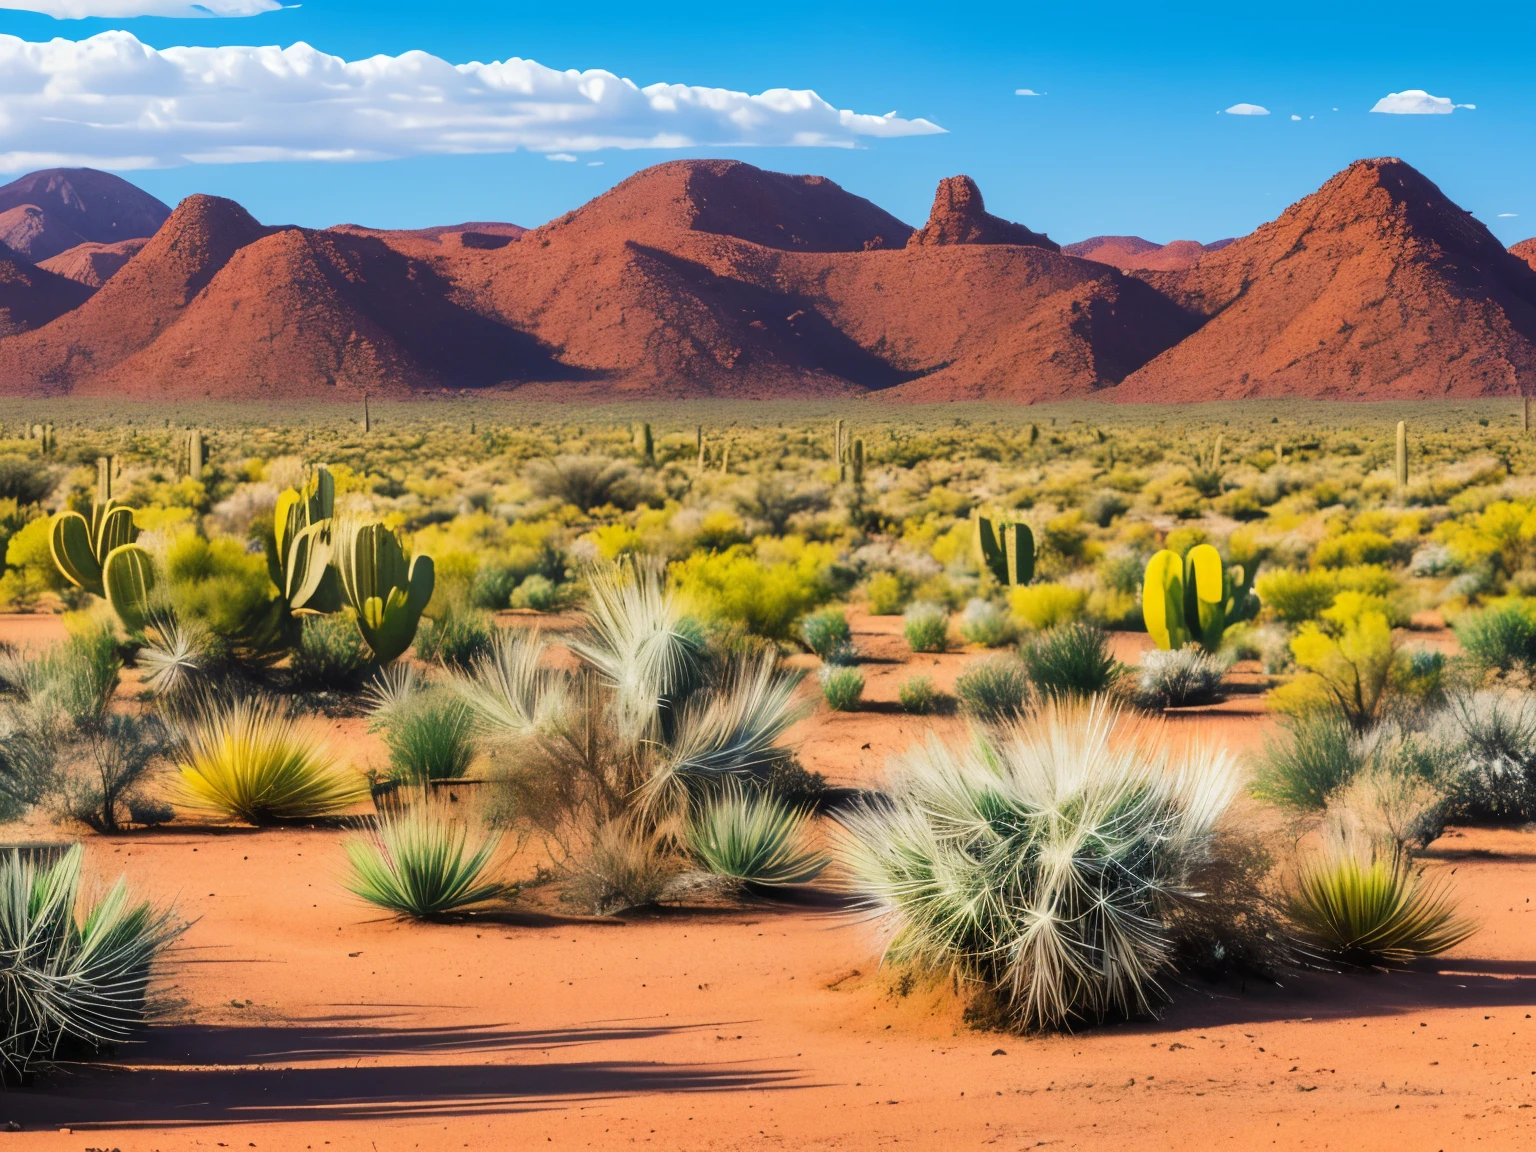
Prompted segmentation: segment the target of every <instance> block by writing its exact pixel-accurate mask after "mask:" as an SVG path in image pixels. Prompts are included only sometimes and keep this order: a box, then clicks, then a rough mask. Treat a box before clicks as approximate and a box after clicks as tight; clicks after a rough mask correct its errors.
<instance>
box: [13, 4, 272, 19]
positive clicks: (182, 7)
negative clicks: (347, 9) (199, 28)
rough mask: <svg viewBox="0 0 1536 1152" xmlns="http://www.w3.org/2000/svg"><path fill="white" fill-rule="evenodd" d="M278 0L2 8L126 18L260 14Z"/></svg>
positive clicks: (60, 15) (64, 16)
mask: <svg viewBox="0 0 1536 1152" xmlns="http://www.w3.org/2000/svg"><path fill="white" fill-rule="evenodd" d="M281 7H282V4H280V3H278V0H0V8H10V9H14V10H15V11H17V12H41V13H42V14H43V15H44V16H52V17H53V18H54V19H55V20H84V19H85V18H86V17H87V16H99V17H102V18H103V19H106V20H127V19H131V18H132V17H134V16H186V17H194V18H195V17H199V16H202V17H207V16H259V15H261V13H263V12H276V11H277V10H278V9H279V8H281Z"/></svg>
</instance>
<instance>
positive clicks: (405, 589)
mask: <svg viewBox="0 0 1536 1152" xmlns="http://www.w3.org/2000/svg"><path fill="white" fill-rule="evenodd" d="M335 534H336V539H335V541H334V545H335V551H334V557H333V559H332V563H333V564H334V565H335V568H336V571H337V573H338V575H339V576H340V581H341V595H342V599H343V600H344V601H345V602H346V603H347V605H349V606H350V607H351V609H352V611H353V612H354V613H356V615H357V630H358V631H359V632H360V633H361V634H362V637H363V640H364V642H365V643H367V645H368V647H369V648H371V649H372V650H373V654H374V656H375V657H376V658H377V659H378V661H379V663H381V664H388V663H389V662H390V661H392V660H394V659H396V658H397V657H399V656H400V655H402V654H403V653H404V652H405V650H406V649H407V648H409V647H410V646H411V641H413V640H414V639H415V638H416V626H417V624H418V623H420V621H421V614H422V612H423V611H425V610H426V607H427V602H428V601H429V600H431V599H432V587H433V581H434V568H433V564H432V557H430V556H417V557H416V558H415V559H412V560H407V558H406V555H405V550H404V549H403V548H402V547H401V546H400V540H399V538H398V537H397V536H396V535H395V534H394V533H393V532H391V531H390V530H389V529H388V528H386V527H384V525H382V524H377V523H375V524H356V523H353V524H342V525H338V526H337V527H336V528H335Z"/></svg>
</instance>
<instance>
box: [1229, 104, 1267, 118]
mask: <svg viewBox="0 0 1536 1152" xmlns="http://www.w3.org/2000/svg"><path fill="white" fill-rule="evenodd" d="M1227 115H1228V116H1268V115H1269V109H1268V108H1265V107H1263V106H1262V105H1259V104H1234V105H1232V107H1230V108H1228V109H1227Z"/></svg>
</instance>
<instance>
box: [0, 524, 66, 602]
mask: <svg viewBox="0 0 1536 1152" xmlns="http://www.w3.org/2000/svg"><path fill="white" fill-rule="evenodd" d="M51 534H52V529H51V527H50V525H49V522H48V517H46V516H42V517H39V518H38V519H36V520H34V521H32V522H31V523H30V524H28V525H27V526H26V527H24V528H23V529H22V530H21V531H19V532H17V533H16V535H14V536H12V537H11V538H10V540H9V541H8V542H7V543H6V545H5V565H6V569H7V571H6V573H5V576H4V577H0V600H3V601H4V602H5V603H7V604H16V605H31V604H35V603H36V602H37V600H38V598H39V597H40V596H42V595H43V594H44V593H45V592H61V591H63V590H64V588H65V587H67V586H68V584H69V581H67V580H65V579H64V574H63V573H62V572H60V571H59V566H58V565H57V564H55V563H54V562H53V552H52V550H51V549H50V547H49V544H48V538H49V536H50V535H51Z"/></svg>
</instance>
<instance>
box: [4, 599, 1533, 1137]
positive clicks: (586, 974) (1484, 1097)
mask: <svg viewBox="0 0 1536 1152" xmlns="http://www.w3.org/2000/svg"><path fill="white" fill-rule="evenodd" d="M42 619H46V618H42ZM854 623H855V629H856V637H855V638H856V641H857V642H858V644H859V645H860V647H861V648H862V649H863V650H864V652H865V655H866V657H867V658H869V659H870V661H871V662H870V663H869V664H867V665H866V673H867V675H868V676H869V681H870V691H869V695H870V697H871V698H872V701H873V704H874V707H872V708H871V709H870V710H867V711H863V712H860V713H856V714H852V715H847V716H835V717H829V716H827V715H826V714H825V713H822V715H821V716H820V717H819V718H818V719H815V720H812V721H808V722H807V723H806V724H805V725H804V726H803V728H802V730H801V731H800V732H799V733H798V735H800V736H801V737H802V738H803V746H804V750H805V754H806V759H807V761H808V762H810V763H812V765H813V766H816V767H819V768H821V769H822V770H824V771H827V772H828V773H829V774H830V775H833V776H834V777H836V778H838V779H842V780H847V781H850V782H851V781H869V780H873V779H875V778H877V775H878V772H879V767H880V765H879V763H878V761H879V759H880V757H881V755H882V754H883V753H884V752H885V751H888V750H895V749H897V748H899V747H901V746H903V745H904V744H905V743H906V742H907V741H908V740H909V739H911V738H912V737H915V736H918V735H919V734H920V733H921V732H922V731H924V730H926V728H927V727H928V725H927V724H926V723H924V722H920V721H917V720H912V719H909V718H906V717H903V716H900V715H896V714H894V713H892V712H890V711H888V710H886V709H884V708H882V707H881V704H882V702H884V701H888V700H889V699H890V698H891V696H892V693H893V691H894V684H895V682H896V681H897V680H899V679H900V678H901V677H903V676H905V675H909V674H913V673H914V672H916V671H918V670H921V671H922V672H925V673H928V674H931V675H933V676H934V678H935V680H937V681H938V682H939V683H940V684H946V683H949V682H951V680H952V677H953V676H954V674H955V672H956V670H957V669H958V668H959V666H960V665H961V664H962V663H963V662H964V661H965V660H966V659H967V658H968V657H967V656H964V655H961V654H948V655H944V656H940V657H937V658H936V659H937V661H938V663H937V664H935V663H933V661H934V660H935V658H934V657H915V658H913V659H911V660H910V661H905V662H904V664H897V663H895V662H894V661H895V660H896V659H897V657H898V655H899V651H900V649H899V641H897V639H896V637H895V626H896V623H897V622H896V621H895V620H894V619H891V618H883V619H873V620H872V619H869V618H860V617H856V618H855V620H854ZM18 627H22V628H26V629H28V630H29V631H30V633H31V634H32V635H33V636H34V637H36V636H38V635H39V634H40V633H41V632H42V631H44V628H43V626H42V625H39V624H37V623H33V622H30V621H29V622H26V623H24V624H21V625H17V624H16V623H14V622H12V621H5V622H0V634H3V635H5V636H16V637H17V638H19V636H18V634H17V632H16V629H17V628H18ZM55 627H56V625H55ZM1141 642H1144V638H1138V637H1129V636H1127V637H1122V638H1120V643H1121V648H1122V651H1121V655H1122V657H1123V658H1130V657H1131V656H1132V655H1133V654H1134V650H1135V649H1136V647H1137V646H1138V644H1139V643H1141ZM886 660H889V661H892V663H882V662H881V661H886ZM353 723H354V722H347V723H346V725H345V726H344V727H345V728H347V729H350V728H351V727H352V725H353ZM1190 723H1192V724H1194V725H1196V726H1198V727H1199V729H1200V730H1201V731H1202V732H1203V733H1205V734H1207V735H1213V736H1214V735H1216V734H1218V733H1222V734H1226V735H1228V736H1229V737H1230V738H1231V739H1232V742H1233V743H1234V744H1236V743H1238V742H1240V741H1242V742H1249V741H1250V740H1251V738H1252V737H1253V736H1256V735H1257V734H1258V732H1259V731H1260V730H1261V729H1262V728H1263V726H1264V725H1265V724H1266V723H1267V721H1265V720H1263V719H1261V718H1259V717H1257V716H1252V715H1248V714H1241V718H1236V717H1234V718H1231V719H1228V718H1227V717H1226V716H1223V718H1222V719H1221V720H1220V721H1216V720H1212V719H1200V720H1195V721H1190ZM937 727H939V728H940V729H941V730H948V729H954V728H955V723H954V722H951V721H948V720H945V721H940V722H939V723H938V724H937ZM1240 734H1241V735H1240ZM866 745H867V747H866ZM339 839H340V836H339V834H338V833H335V832H330V831H281V832H254V831H246V830H238V829H228V828H191V827H181V828H171V829H167V830H165V831H163V832H159V833H154V834H148V835H135V836H121V837H110V838H109V837H91V838H89V839H88V840H87V843H88V844H89V852H90V856H91V859H92V862H93V863H94V864H95V865H96V867H97V868H99V869H100V870H102V871H103V872H104V873H107V874H113V873H116V872H117V871H120V870H121V871H127V872H128V873H129V875H130V876H131V877H132V878H133V879H134V881H135V882H136V883H138V884H139V885H140V886H142V887H143V888H145V889H147V890H149V891H152V892H155V893H157V894H160V895H162V896H169V895H175V896H176V898H177V899H178V901H179V902H180V905H181V907H182V909H183V911H184V912H185V913H186V914H188V915H189V916H192V917H195V918H196V922H195V923H194V924H193V926H192V928H191V929H190V931H189V932H188V934H187V937H186V940H185V946H184V948H183V949H182V950H181V951H180V954H179V959H180V960H181V965H180V967H179V970H178V976H177V988H176V994H177V995H178V996H179V997H180V998H181V1001H182V1003H181V1005H180V1007H179V1008H178V1009H177V1010H176V1011H175V1012H174V1014H173V1015H172V1017H171V1019H170V1020H169V1021H168V1022H167V1023H165V1024H162V1025H159V1026H157V1027H155V1028H153V1029H151V1030H150V1032H149V1033H148V1038H147V1040H146V1041H145V1042H144V1043H143V1044H142V1045H136V1046H133V1047H129V1048H125V1049H123V1050H122V1052H121V1053H120V1054H119V1056H118V1057H117V1059H116V1061H115V1062H114V1063H113V1064H111V1065H109V1066H107V1067H98V1068H77V1069H69V1070H66V1071H65V1072H63V1073H62V1074H60V1075H58V1076H55V1077H52V1078H50V1079H48V1080H46V1081H43V1082H39V1083H37V1084H34V1085H32V1086H29V1087H27V1088H24V1089H17V1090H12V1091H10V1092H8V1093H7V1094H5V1095H4V1096H0V1122H4V1121H6V1120H10V1121H13V1122H16V1123H18V1124H21V1125H22V1126H23V1128H24V1132H23V1134H19V1135H16V1136H13V1137H4V1136H0V1144H3V1145H4V1146H6V1147H9V1146H11V1144H14V1146H15V1147H17V1148H26V1149H28V1150H29V1152H30V1150H31V1149H38V1150H40V1152H53V1150H63V1149H69V1150H71V1152H79V1150H86V1149H92V1148H117V1149H121V1150H122V1152H150V1150H160V1152H173V1150H180V1149H212V1148H217V1147H224V1148H249V1147H254V1148H268V1149H280V1150H283V1152H287V1150H290V1149H322V1148H329V1149H335V1150H336V1152H348V1150H353V1149H356V1150H359V1152H365V1150H366V1152H392V1150H394V1149H429V1150H434V1152H436V1150H443V1152H446V1150H448V1149H461V1148H468V1149H503V1148H524V1147H551V1148H616V1147H630V1146H649V1147H656V1148H667V1149H701V1150H703V1149H709V1150H724V1149H741V1148H784V1149H796V1150H799V1149H863V1148H875V1147H885V1146H893V1145H905V1146H908V1147H917V1148H933V1149H940V1148H942V1149H948V1148H971V1147H994V1146H995V1147H1002V1148H1024V1147H1042V1146H1044V1147H1061V1148H1083V1149H1095V1150H1097V1149H1119V1148H1126V1149H1138V1150H1139V1149H1186V1148H1189V1147H1190V1146H1191V1144H1192V1142H1194V1141H1198V1142H1199V1143H1200V1144H1202V1145H1209V1146H1214V1147H1230V1148H1235V1149H1252V1148H1271V1147H1274V1148H1287V1149H1291V1148H1295V1149H1301V1148H1306V1149H1322V1148H1340V1149H1348V1150H1350V1152H1375V1150H1382V1152H1404V1150H1417V1149H1429V1150H1433V1149H1463V1148H1470V1147H1474V1146H1476V1147H1480V1148H1490V1149H1515V1148H1525V1147H1529V1146H1530V1143H1531V1140H1532V1139H1533V1138H1536V1124H1533V1120H1532V1117H1533V1115H1536V1110H1533V1105H1536V1020H1533V1019H1532V1015H1533V1014H1536V980H1533V977H1536V960H1533V959H1531V957H1532V956H1533V955H1536V917H1533V915H1532V912H1531V908H1532V905H1531V904H1530V903H1529V900H1530V898H1531V897H1532V896H1533V895H1536V836H1533V835H1532V834H1531V833H1529V832H1520V831H1490V830H1467V831H1464V832H1462V831H1453V832H1451V833H1450V834H1448V835H1447V836H1446V837H1445V838H1443V839H1442V840H1441V841H1439V842H1438V843H1437V844H1436V845H1435V847H1434V849H1433V850H1432V852H1431V854H1430V864H1429V866H1430V867H1431V868H1432V869H1433V870H1435V871H1445V872H1450V873H1452V877H1451V879H1452V882H1453V883H1454V884H1455V885H1456V888H1457V891H1458V892H1459V894H1460V896H1461V898H1462V900H1463V903H1464V908H1465V910H1466V911H1468V912H1470V913H1471V914H1473V915H1475V916H1477V917H1478V918H1479V919H1480V920H1481V921H1482V923H1483V928H1482V931H1481V932H1479V933H1478V934H1477V935H1476V936H1474V937H1473V938H1472V939H1471V940H1470V941H1468V942H1467V943H1466V944H1464V945H1462V946H1461V947H1460V948H1458V949H1456V950H1455V952H1454V953H1452V954H1451V955H1450V956H1448V957H1445V958H1442V959H1441V960H1439V961H1437V962H1434V963H1430V964H1424V965H1421V966H1419V967H1417V968H1416V969H1414V970H1413V971H1410V972H1405V973H1397V974H1392V975H1358V976H1356V975H1350V976H1344V975H1312V976H1307V977H1303V978H1299V979H1297V980H1295V981H1293V982H1289V983H1288V984H1287V986H1286V987H1284V988H1267V987H1263V988H1261V987H1255V986H1250V987H1248V988H1247V989H1246V990H1245V989H1242V988H1238V987H1227V986H1221V987H1211V986H1204V985H1198V984H1196V985H1192V986H1187V987H1186V986H1178V987H1175V988H1173V989H1172V991H1173V993H1174V1001H1173V1003H1172V1005H1171V1006H1170V1007H1169V1008H1168V1010H1167V1011H1166V1012H1165V1013H1164V1015H1163V1018H1162V1019H1161V1020H1159V1021H1155V1022H1143V1023H1137V1024H1132V1025H1124V1026H1114V1027H1108V1026H1107V1027H1102V1028H1095V1029H1091V1030H1089V1031H1087V1032H1084V1033H1081V1034H1078V1035H1073V1036H1054V1037H1046V1038H1034V1039H1024V1038H1022V1037H1016V1036H1006V1035H999V1034H995V1033H979V1032H975V1031H972V1030H970V1029H968V1028H967V1027H965V1026H964V1025H963V1024H962V1023H961V1021H960V1020H959V1018H958V1013H957V1009H956V1005H955V1003H954V1001H953V999H952V998H951V997H950V996H948V995H947V994H946V993H945V991H944V990H943V989H942V988H926V987H921V986H919V987H915V988H902V987H901V986H900V985H899V984H897V983H895V982H893V981H892V980H891V979H890V978H889V977H888V976H886V975H884V974H882V973H881V972H880V971H879V970H878V967H877V958H878V948H877V945H876V944H875V942H874V941H873V939H872V937H871V936H870V933H869V929H868V927H867V926H866V925H863V924H861V923H860V922H859V921H858V919H857V918H856V917H854V916H851V915H850V914H849V913H847V912H846V911H844V910H842V909H841V908H839V907H838V906H837V905H836V903H835V902H828V901H826V900H822V899H818V900H812V899H808V898H806V899H800V900H791V901H785V902H778V903H768V902H764V903H761V904H754V905H750V906H747V907H743V908H719V907H715V908H708V909H692V910H681V909H672V910H667V911H665V912H661V913H656V914H650V915H636V916H631V917H626V918H623V919H619V920H613V921H596V920H589V919H585V918H580V917H560V916H552V915H545V914H539V913H529V914H526V915H517V914H512V915H502V916H492V915H486V916H481V917H475V918H472V919H470V920H468V921H466V922H463V923H456V924H439V925H405V924H399V923H396V922H394V921H390V920H383V919H379V918H378V917H377V916H376V915H375V914H374V913H373V911H372V910H370V909H369V908H368V907H366V906H364V905H361V904H359V903H358V902H356V901H354V900H352V899H351V898H349V897H348V896H346V894H345V893H344V892H342V890H341V888H340V886H339V884H338V877H339V876H340V875H341V873H342V868H343V858H342V854H341V850H340V846H339ZM64 1128H67V1129H69V1131H68V1132H64V1131H60V1129H64Z"/></svg>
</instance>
